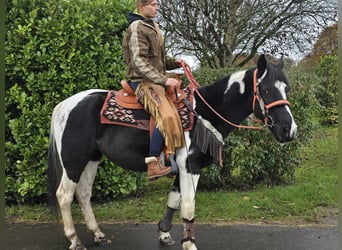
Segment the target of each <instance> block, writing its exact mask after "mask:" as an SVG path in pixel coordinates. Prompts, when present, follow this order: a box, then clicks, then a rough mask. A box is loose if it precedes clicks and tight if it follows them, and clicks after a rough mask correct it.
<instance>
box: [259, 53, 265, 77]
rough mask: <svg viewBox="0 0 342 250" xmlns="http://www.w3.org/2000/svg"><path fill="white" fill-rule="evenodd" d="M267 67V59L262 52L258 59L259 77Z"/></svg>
mask: <svg viewBox="0 0 342 250" xmlns="http://www.w3.org/2000/svg"><path fill="white" fill-rule="evenodd" d="M266 68H267V61H266V58H265V55H264V54H262V55H261V56H260V57H259V60H258V77H261V76H262V75H263V74H264V72H265V70H266Z"/></svg>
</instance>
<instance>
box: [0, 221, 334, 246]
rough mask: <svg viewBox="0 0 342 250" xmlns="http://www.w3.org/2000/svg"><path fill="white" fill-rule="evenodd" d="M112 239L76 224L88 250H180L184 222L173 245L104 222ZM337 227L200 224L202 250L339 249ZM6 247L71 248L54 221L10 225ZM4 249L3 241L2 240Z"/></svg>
mask: <svg viewBox="0 0 342 250" xmlns="http://www.w3.org/2000/svg"><path fill="white" fill-rule="evenodd" d="M101 228H102V230H103V231H104V232H105V233H106V234H107V236H108V237H109V238H110V239H111V240H112V243H111V244H110V245H105V246H97V245H95V244H94V243H93V242H92V237H91V235H90V234H89V233H88V232H87V230H86V227H85V226H84V225H76V229H77V230H78V233H79V237H80V238H81V240H82V241H83V243H84V244H85V245H86V247H87V248H88V250H93V249H94V250H95V249H96V250H109V249H111V250H114V249H115V250H153V249H163V250H175V249H177V250H180V249H181V246H180V240H181V232H182V225H179V224H177V225H174V227H173V229H172V233H173V237H174V239H175V240H176V241H177V243H176V245H174V246H172V247H165V246H164V247H162V246H159V242H158V232H157V226H156V225H153V224H140V225H134V224H122V225H121V224H101ZM337 235H338V233H337V227H336V226H330V227H327V226H325V227H284V226H253V225H228V226H215V225H198V224H197V225H196V236H197V244H198V247H199V248H200V250H218V249H222V250H240V249H243V250H254V249H255V250H338V236H337ZM5 236H6V239H7V244H6V247H5V249H6V250H11V249H13V250H21V249H22V250H24V249H25V250H32V249H37V250H42V249H49V250H52V249H56V250H57V249H58V250H62V249H68V247H69V244H68V242H67V241H66V240H65V238H64V236H63V230H62V226H57V225H53V224H24V223H23V224H7V225H6V232H5ZM0 244H1V245H0V249H3V243H0Z"/></svg>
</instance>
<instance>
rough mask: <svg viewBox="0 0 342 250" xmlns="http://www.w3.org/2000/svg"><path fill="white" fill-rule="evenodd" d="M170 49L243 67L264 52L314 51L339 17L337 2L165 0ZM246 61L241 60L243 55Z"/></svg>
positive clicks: (164, 25) (217, 64) (163, 19)
mask: <svg viewBox="0 0 342 250" xmlns="http://www.w3.org/2000/svg"><path fill="white" fill-rule="evenodd" d="M159 3H160V14H161V18H160V25H161V27H162V29H163V30H164V31H165V35H166V37H168V42H169V43H168V44H167V47H170V48H171V47H172V48H176V51H175V52H176V53H186V52H188V53H189V54H191V55H193V56H195V57H196V58H197V59H198V60H199V61H200V62H201V63H202V65H207V66H209V67H212V68H218V67H227V66H231V65H239V66H242V65H244V64H245V63H246V62H248V61H249V60H250V59H251V58H253V56H254V55H255V54H256V53H257V52H258V51H260V50H261V49H262V50H265V51H266V52H268V53H271V54H277V53H281V54H287V53H288V52H289V51H294V50H297V51H300V52H301V53H305V52H308V51H309V50H311V46H312V42H313V41H315V39H316V37H317V35H318V34H319V32H320V30H321V29H322V27H326V26H327V25H328V24H329V22H336V21H337V19H338V13H337V11H338V8H337V6H338V4H337V1H336V0H290V1H289V0H191V1H190V0H182V1H180V0H160V1H159ZM246 54H247V55H248V56H245V57H244V59H243V60H241V59H240V57H241V56H242V55H246Z"/></svg>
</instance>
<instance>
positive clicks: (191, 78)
mask: <svg viewBox="0 0 342 250" xmlns="http://www.w3.org/2000/svg"><path fill="white" fill-rule="evenodd" d="M181 65H182V67H183V70H184V73H185V76H186V78H187V79H188V80H189V83H190V86H191V88H192V89H193V90H194V91H195V92H196V94H197V95H198V96H199V97H200V98H201V100H202V101H203V103H204V104H205V105H206V106H207V107H208V108H209V109H210V110H211V111H212V112H213V113H214V114H216V115H217V116H218V117H219V118H220V119H221V120H223V121H224V122H225V123H227V124H229V125H231V126H233V127H236V128H243V129H254V130H262V129H263V128H264V127H265V126H261V127H257V126H244V125H239V124H235V123H233V122H231V121H228V120H227V119H225V118H224V117H223V116H222V115H220V114H219V113H217V112H216V110H215V109H214V108H213V107H211V106H210V104H209V103H208V102H207V101H206V100H205V99H204V97H203V96H202V95H201V93H200V92H199V90H198V87H199V86H200V85H199V83H198V82H197V81H196V79H195V77H194V76H193V74H192V72H191V69H190V67H189V65H187V64H185V63H184V62H182V63H181ZM253 82H254V90H255V89H256V82H257V79H256V70H255V72H254V79H253ZM256 99H257V97H255V93H254V100H253V111H254V104H255V101H256Z"/></svg>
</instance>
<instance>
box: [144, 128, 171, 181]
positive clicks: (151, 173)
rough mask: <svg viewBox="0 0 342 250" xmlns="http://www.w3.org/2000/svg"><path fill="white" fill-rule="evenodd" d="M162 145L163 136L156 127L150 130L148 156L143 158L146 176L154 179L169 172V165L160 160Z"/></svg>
mask: <svg viewBox="0 0 342 250" xmlns="http://www.w3.org/2000/svg"><path fill="white" fill-rule="evenodd" d="M163 145H164V138H163V135H162V133H161V132H160V131H159V129H158V128H156V127H155V128H154V129H153V131H152V136H151V142H150V152H149V156H148V157H146V158H145V163H146V164H147V178H148V179H149V180H153V179H156V178H158V177H162V176H165V175H168V174H170V173H171V167H166V166H164V165H162V164H161V162H160V154H161V152H162V149H163Z"/></svg>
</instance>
